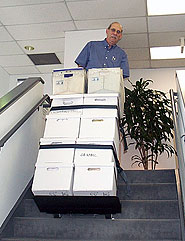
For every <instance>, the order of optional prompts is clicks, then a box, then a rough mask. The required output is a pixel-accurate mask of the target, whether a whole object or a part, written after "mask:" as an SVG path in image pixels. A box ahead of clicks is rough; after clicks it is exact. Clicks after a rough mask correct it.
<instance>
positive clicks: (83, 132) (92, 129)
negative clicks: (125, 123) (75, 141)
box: [79, 117, 119, 153]
mask: <svg viewBox="0 0 185 241" xmlns="http://www.w3.org/2000/svg"><path fill="white" fill-rule="evenodd" d="M117 121H118V120H117V118H111V117H110V118H109V117H100V118H96V117H95V118H81V125H80V134H79V139H84V138H86V139H89V140H91V139H92V140H93V139H96V140H97V139H100V140H101V139H106V140H109V141H114V144H115V148H116V150H117V152H118V153H119V130H118V123H117Z"/></svg>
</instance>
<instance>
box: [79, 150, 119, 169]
mask: <svg viewBox="0 0 185 241" xmlns="http://www.w3.org/2000/svg"><path fill="white" fill-rule="evenodd" d="M114 162H115V161H114V155H113V151H112V150H111V149H81V148H80V149H78V148H77V149H76V150H75V156H74V164H75V165H103V166H106V165H107V166H109V165H110V163H114Z"/></svg>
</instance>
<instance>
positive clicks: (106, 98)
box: [83, 93, 123, 117]
mask: <svg viewBox="0 0 185 241" xmlns="http://www.w3.org/2000/svg"><path fill="white" fill-rule="evenodd" d="M120 104H121V100H120V95H119V94H118V93H105V94H104V93H101V94H84V105H90V106H94V108H96V106H97V108H96V109H92V112H93V115H94V116H98V115H99V114H101V115H100V116H103V115H104V116H105V117H106V116H107V117H108V116H109V117H110V116H112V117H114V116H115V115H116V116H118V113H117V111H116V110H115V109H102V108H100V109H98V106H99V105H100V106H105V107H108V106H115V107H117V110H118V111H119V112H123V110H121V108H120V107H121V106H120ZM102 110H103V112H102ZM88 112H91V111H90V110H88V109H84V113H83V115H84V116H87V115H88ZM91 116H92V114H91Z"/></svg>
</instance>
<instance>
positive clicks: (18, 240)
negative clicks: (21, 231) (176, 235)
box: [1, 238, 181, 241]
mask: <svg viewBox="0 0 185 241" xmlns="http://www.w3.org/2000/svg"><path fill="white" fill-rule="evenodd" d="M132 240H133V239H132ZM135 240H137V241H156V239H155V240H154V239H153V240H151V239H150V240H146V239H145V240H138V239H135ZM1 241H82V240H81V239H75V240H74V239H46V238H44V239H41V238H39V239H38V238H3V239H1ZM83 241H84V240H83ZM88 241H94V239H91V240H90V239H88ZM96 241H107V239H106V240H105V239H101V240H100V239H99V240H98V239H96ZM122 241H130V240H128V239H127V240H126V239H124V240H122ZM157 241H172V240H171V239H160V240H159V239H158V240H157ZM173 241H181V240H180V239H178V240H177V239H174V240H173Z"/></svg>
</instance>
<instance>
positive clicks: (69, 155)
mask: <svg viewBox="0 0 185 241" xmlns="http://www.w3.org/2000/svg"><path fill="white" fill-rule="evenodd" d="M66 144H69V145H70V144H72V145H74V144H75V141H66V140H57V139H51V140H50V139H43V138H42V139H41V140H40V149H39V153H38V157H37V162H36V166H37V167H43V166H48V165H51V166H52V165H57V164H60V165H70V164H71V165H72V164H73V161H74V150H75V149H74V147H71V148H67V147H65V148H64V147H62V145H66Z"/></svg>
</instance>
